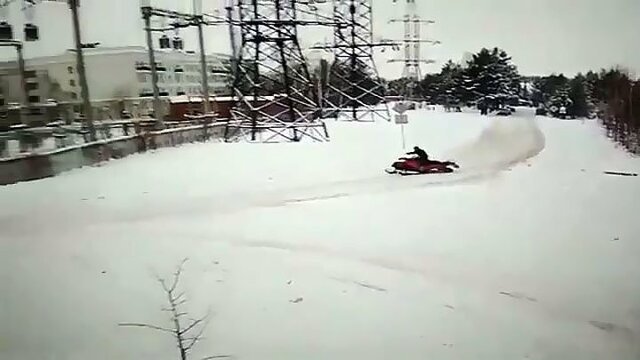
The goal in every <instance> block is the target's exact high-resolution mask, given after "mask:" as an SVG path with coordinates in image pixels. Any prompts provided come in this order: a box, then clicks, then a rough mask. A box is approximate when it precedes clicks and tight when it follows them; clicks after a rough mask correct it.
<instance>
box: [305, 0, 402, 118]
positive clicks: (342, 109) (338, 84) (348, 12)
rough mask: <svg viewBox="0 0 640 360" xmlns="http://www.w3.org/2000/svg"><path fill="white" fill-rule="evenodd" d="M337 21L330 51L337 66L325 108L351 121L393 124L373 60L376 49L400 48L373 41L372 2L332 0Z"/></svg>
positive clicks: (331, 72) (334, 17) (334, 64)
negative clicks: (380, 121)
mask: <svg viewBox="0 0 640 360" xmlns="http://www.w3.org/2000/svg"><path fill="white" fill-rule="evenodd" d="M333 19H334V21H335V24H336V25H335V26H334V33H333V44H327V45H323V46H315V47H313V48H314V49H331V50H332V52H333V55H334V63H333V65H332V66H331V69H330V79H329V81H328V84H327V89H326V91H325V93H324V94H323V95H324V107H325V108H326V109H330V110H331V109H332V110H334V112H335V113H336V114H338V115H339V118H342V117H340V115H342V116H345V115H346V116H347V117H348V119H349V120H352V121H376V120H386V121H390V120H391V116H390V114H389V107H388V106H387V104H386V102H385V94H386V86H385V85H384V83H383V82H382V81H381V80H380V76H379V74H378V70H377V68H376V64H375V61H374V58H373V50H374V48H376V47H390V46H397V44H396V43H393V42H390V41H378V42H375V41H374V39H373V24H372V21H371V19H372V7H371V0H333Z"/></svg>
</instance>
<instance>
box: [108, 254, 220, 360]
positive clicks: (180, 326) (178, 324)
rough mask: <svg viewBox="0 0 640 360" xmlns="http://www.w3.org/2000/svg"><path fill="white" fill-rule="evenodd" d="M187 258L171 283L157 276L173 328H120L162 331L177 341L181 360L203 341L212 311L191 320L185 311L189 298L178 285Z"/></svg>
mask: <svg viewBox="0 0 640 360" xmlns="http://www.w3.org/2000/svg"><path fill="white" fill-rule="evenodd" d="M187 260H188V259H187V258H185V259H183V260H182V262H181V263H180V265H178V267H177V269H176V271H175V272H174V273H173V278H172V280H171V282H168V281H166V280H165V279H163V278H161V277H160V276H157V275H156V279H157V280H158V282H159V283H160V285H161V286H162V290H163V291H164V293H165V294H166V296H167V304H168V306H167V307H164V308H162V311H165V312H168V313H169V318H170V321H171V324H172V325H171V327H163V326H157V325H152V324H145V323H120V324H118V326H124V327H139V328H147V329H152V330H156V331H161V332H164V333H167V334H169V335H171V336H173V338H174V340H175V341H176V345H177V347H178V350H179V351H180V360H189V354H190V352H191V350H192V349H193V347H194V346H195V345H196V344H197V343H198V342H199V341H200V340H202V339H203V338H204V337H203V333H204V331H205V329H206V327H207V325H208V324H209V318H210V315H211V312H210V311H207V314H205V315H204V316H202V317H200V318H196V319H194V318H191V317H189V315H188V313H187V312H186V311H184V310H183V308H184V306H185V304H186V303H187V298H186V295H185V292H184V291H179V290H178V284H179V282H180V276H181V275H182V271H183V268H184V264H185V263H186V262H187ZM230 357H231V356H230V355H216V356H207V357H205V358H202V359H201V360H212V359H222V358H230Z"/></svg>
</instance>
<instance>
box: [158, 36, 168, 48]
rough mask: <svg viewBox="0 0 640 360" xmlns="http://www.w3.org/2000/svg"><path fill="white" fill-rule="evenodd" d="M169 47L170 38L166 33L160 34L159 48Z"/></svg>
mask: <svg viewBox="0 0 640 360" xmlns="http://www.w3.org/2000/svg"><path fill="white" fill-rule="evenodd" d="M170 48H171V39H169V37H168V36H167V35H162V36H161V37H160V49H170Z"/></svg>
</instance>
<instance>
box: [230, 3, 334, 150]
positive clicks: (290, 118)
mask: <svg viewBox="0 0 640 360" xmlns="http://www.w3.org/2000/svg"><path fill="white" fill-rule="evenodd" d="M296 3H297V1H296V0H269V1H267V0H236V1H234V3H233V8H234V11H235V12H236V15H235V17H236V18H235V19H232V20H230V23H231V25H232V26H234V27H235V28H236V30H238V31H236V34H237V35H238V36H239V44H238V46H237V49H236V56H237V58H236V59H235V79H234V84H233V91H234V94H235V96H236V97H237V103H236V106H235V107H234V108H233V109H232V110H231V119H230V120H229V122H228V124H227V126H226V129H225V139H226V140H227V141H231V140H239V139H246V140H249V141H261V142H279V141H300V140H301V139H302V138H305V137H306V138H309V139H312V140H315V141H325V140H328V137H329V135H328V133H327V129H326V126H325V124H324V122H322V120H321V118H320V111H319V106H318V100H317V96H316V93H315V91H316V90H315V87H314V86H313V83H312V81H311V77H310V74H309V69H308V67H307V63H306V61H305V58H304V56H303V53H302V49H301V47H300V43H299V41H298V29H297V27H298V26H300V25H314V22H313V21H302V20H299V19H297V9H296ZM315 25H321V24H319V23H316V24H315Z"/></svg>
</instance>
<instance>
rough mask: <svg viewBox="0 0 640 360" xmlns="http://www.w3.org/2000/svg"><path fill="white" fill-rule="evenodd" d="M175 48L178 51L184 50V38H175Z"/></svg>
mask: <svg viewBox="0 0 640 360" xmlns="http://www.w3.org/2000/svg"><path fill="white" fill-rule="evenodd" d="M173 48H174V49H176V50H182V49H184V40H182V38H181V37H179V36H175V37H174V38H173Z"/></svg>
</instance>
